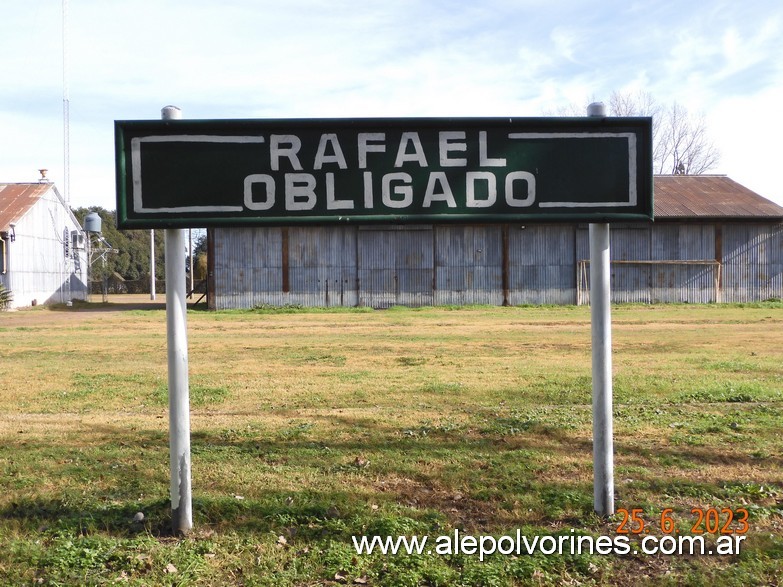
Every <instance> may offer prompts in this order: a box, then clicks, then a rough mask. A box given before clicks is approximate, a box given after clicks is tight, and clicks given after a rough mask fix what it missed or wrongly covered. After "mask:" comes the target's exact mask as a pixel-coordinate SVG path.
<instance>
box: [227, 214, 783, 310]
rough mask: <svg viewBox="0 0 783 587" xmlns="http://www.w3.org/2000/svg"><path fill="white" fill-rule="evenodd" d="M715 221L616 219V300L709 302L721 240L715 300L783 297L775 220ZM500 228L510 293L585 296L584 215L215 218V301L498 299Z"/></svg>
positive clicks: (522, 297) (561, 298)
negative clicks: (328, 222) (298, 223)
mask: <svg viewBox="0 0 783 587" xmlns="http://www.w3.org/2000/svg"><path fill="white" fill-rule="evenodd" d="M720 229H721V230H722V237H721V238H720V242H719V239H718V237H716V232H717V230H718V228H717V227H716V225H713V224H683V223H668V224H664V223H655V224H653V225H639V226H636V227H633V226H627V225H625V226H623V225H621V226H614V227H613V228H612V230H611V239H612V260H613V263H612V298H613V301H614V302H617V303H623V302H691V303H696V302H714V301H716V300H718V294H717V286H718V283H717V277H718V273H717V272H718V268H717V265H716V263H715V261H714V259H715V254H716V249H718V248H721V247H722V250H723V253H724V254H723V263H724V266H723V270H722V271H723V286H722V292H723V293H722V297H721V298H720V299H721V301H749V300H758V299H766V298H770V297H783V293H782V292H781V287H782V282H783V225H780V224H775V225H753V224H727V225H722V226H721V227H720ZM504 231H507V234H508V277H507V280H508V287H509V291H508V301H509V303H511V304H526V303H532V304H542V303H545V304H571V303H574V302H576V301H577V283H579V290H580V297H579V299H580V302H581V303H587V302H589V295H587V292H588V291H589V290H588V288H589V278H588V275H589V272H587V273H586V274H585V275H580V276H579V279H578V278H577V272H578V271H579V263H578V262H579V261H580V260H584V259H588V258H589V246H588V231H587V228H586V227H585V226H580V227H578V228H577V227H574V226H571V225H532V226H527V227H521V226H519V225H513V226H509V227H507V228H506V227H503V226H439V227H437V228H435V229H433V228H432V227H429V226H424V227H422V226H400V227H383V228H378V227H359V228H356V227H330V228H317V227H308V228H304V227H303V228H289V229H279V228H238V229H231V230H226V229H223V230H217V229H216V231H215V234H216V243H215V248H216V257H217V258H216V262H215V266H216V270H215V271H216V289H217V296H216V298H217V303H216V307H218V308H226V307H251V306H253V305H256V304H260V303H266V304H276V305H282V304H287V303H297V304H302V305H319V306H323V305H357V304H358V305H367V306H372V307H379V308H384V307H389V306H392V305H410V306H420V305H429V304H433V303H437V304H465V303H490V304H501V303H503V294H504V292H503V287H504V278H503V264H504V254H503V246H504V245H503V243H504V237H503V233H504ZM284 234H285V235H287V236H285V237H284ZM688 262H691V263H688ZM694 262H695V263H694ZM585 269H587V267H586V266H585ZM286 276H287V277H286Z"/></svg>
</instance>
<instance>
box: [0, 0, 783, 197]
mask: <svg viewBox="0 0 783 587" xmlns="http://www.w3.org/2000/svg"><path fill="white" fill-rule="evenodd" d="M63 4H65V5H66V6H67V10H66V11H65V12H66V15H67V18H66V19H65V21H66V22H67V27H65V30H66V31H67V34H66V35H65V41H66V42H65V44H64V43H63ZM0 14H1V16H0V80H2V81H0V182H26V181H36V180H37V179H38V178H39V177H40V176H39V173H38V169H40V168H46V169H48V170H49V171H48V178H49V179H50V180H52V181H54V182H55V184H56V185H57V187H58V189H59V190H60V192H61V193H63V192H65V191H66V189H65V185H66V182H65V175H66V174H65V165H64V151H65V149H64V130H63V129H64V124H63V120H64V117H63V105H64V96H66V95H67V97H68V104H69V113H70V116H69V121H70V122H69V126H70V133H69V145H70V148H69V154H70V157H69V158H70V166H69V170H70V171H69V177H70V182H69V189H68V190H67V192H68V193H67V196H68V199H69V201H70V203H71V205H72V206H73V207H80V206H102V207H104V208H107V209H114V208H115V207H116V194H115V180H114V161H115V159H114V121H115V120H158V119H160V111H161V108H162V107H163V106H166V105H168V104H173V105H176V106H178V107H180V108H181V109H182V113H183V117H184V118H188V119H221V118H224V119H236V118H262V119H270V118H330V117H336V118H353V117H384V118H385V117H418V116H428V117H429V116H433V117H438V116H448V117H459V116H469V117H473V116H503V117H505V116H509V117H524V116H542V115H552V114H553V113H556V112H560V111H563V109H567V108H572V109H573V108H577V110H581V109H582V108H583V107H586V106H587V104H588V103H590V102H592V101H606V102H608V99H609V96H610V95H611V94H612V92H623V93H637V92H644V93H649V94H650V95H651V96H653V97H654V98H655V100H656V101H657V102H658V103H659V104H664V105H668V104H672V103H674V102H676V103H678V104H679V105H681V106H683V107H685V108H686V109H687V110H688V111H689V112H690V113H691V114H693V115H703V116H704V120H705V123H706V127H707V131H708V134H709V137H710V139H711V140H712V141H713V143H714V144H715V145H716V147H717V148H718V149H719V151H720V153H721V158H720V162H719V164H718V165H717V166H716V167H715V168H714V169H712V170H711V171H710V173H719V174H726V175H728V176H729V177H731V178H732V179H734V180H736V181H738V182H739V183H741V184H743V185H745V186H746V187H748V188H750V189H752V190H754V191H755V192H757V193H759V194H761V195H762V196H764V197H766V198H768V199H770V200H773V201H775V202H777V203H779V204H781V205H783V181H782V180H781V179H780V177H779V176H778V174H777V171H778V165H780V164H781V163H782V162H783V161H781V159H783V148H782V147H781V138H780V137H782V136H783V115H781V108H782V107H783V3H781V2H780V0H744V1H743V2H737V1H736V0H731V1H728V2H722V1H720V0H717V1H705V0H688V1H666V0H642V1H634V0H604V1H602V2H595V1H590V2H588V1H582V0H572V1H568V2H565V1H560V0H469V1H467V0H451V1H447V0H385V1H383V2H381V1H376V0H362V1H361V2H359V1H348V0H274V1H273V0H220V1H219V2H218V1H215V0H187V1H185V0H67V1H66V2H65V3H63V1H62V0H3V4H2V11H0ZM64 46H65V48H66V50H65V55H66V59H65V60H64V59H63V47H64ZM64 62H65V64H66V67H64ZM64 74H65V75H64Z"/></svg>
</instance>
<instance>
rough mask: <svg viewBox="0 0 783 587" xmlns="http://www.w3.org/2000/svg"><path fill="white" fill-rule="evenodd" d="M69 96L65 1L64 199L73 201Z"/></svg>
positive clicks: (64, 9)
mask: <svg viewBox="0 0 783 587" xmlns="http://www.w3.org/2000/svg"><path fill="white" fill-rule="evenodd" d="M70 109H71V108H70V97H69V96H68V0H63V168H64V170H63V197H64V198H65V202H66V203H67V204H70V201H71V146H70V142H71V128H70V126H71V125H70V118H71V112H70Z"/></svg>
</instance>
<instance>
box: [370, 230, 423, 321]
mask: <svg viewBox="0 0 783 587" xmlns="http://www.w3.org/2000/svg"><path fill="white" fill-rule="evenodd" d="M433 249H434V246H433V230H432V227H428V226H407V227H388V228H367V229H360V230H359V231H358V232H357V256H358V281H359V305H362V306H371V307H374V308H388V307H390V306H394V305H403V306H428V305H432V303H433V276H434V263H433V261H434V254H433Z"/></svg>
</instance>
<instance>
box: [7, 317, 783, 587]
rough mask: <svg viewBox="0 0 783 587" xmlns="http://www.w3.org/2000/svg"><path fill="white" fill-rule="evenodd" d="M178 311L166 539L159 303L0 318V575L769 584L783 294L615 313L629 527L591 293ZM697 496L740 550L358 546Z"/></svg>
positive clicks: (782, 547) (490, 530)
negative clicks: (184, 403) (610, 461)
mask: <svg viewBox="0 0 783 587" xmlns="http://www.w3.org/2000/svg"><path fill="white" fill-rule="evenodd" d="M188 321H189V322H188V330H189V345H190V390H191V406H192V410H191V414H192V451H193V455H192V459H193V507H194V523H195V528H194V531H193V532H192V533H191V535H189V536H188V537H186V538H177V537H174V536H171V535H170V532H169V527H170V514H169V503H168V490H169V489H168V483H169V465H168V438H167V436H168V414H167V412H168V404H167V389H166V377H167V375H166V373H167V372H166V335H165V312H164V311H162V310H160V309H157V308H154V307H150V309H129V308H128V307H123V306H120V305H116V304H115V305H113V304H111V303H110V304H108V305H104V304H98V303H95V304H81V305H77V306H75V307H74V308H55V309H45V308H35V309H31V310H24V311H18V312H4V313H0V584H2V585H32V584H42V585H102V584H112V585H113V584H124V585H169V584H171V585H276V586H277V585H329V584H335V585H336V584H348V585H399V586H403V585H539V584H540V585H563V584H565V585H593V584H596V585H614V584H618V585H619V584H622V585H634V584H639V585H641V584H644V585H713V586H715V585H738V586H739V585H742V586H746V585H777V584H779V581H781V577H782V576H783V570H782V565H783V563H781V560H783V538H782V537H781V531H782V530H783V466H782V465H783V304H781V303H763V304H755V305H746V306H744V307H743V306H736V305H726V306H724V305H718V306H714V305H710V306H678V305H672V306H619V307H615V308H613V323H614V326H613V336H614V373H615V377H614V414H615V487H616V506H617V507H618V508H621V509H626V510H628V512H631V511H632V510H639V511H637V512H635V514H634V516H635V518H634V519H633V520H630V521H628V520H626V521H628V522H629V523H628V524H626V525H625V526H624V527H621V526H622V522H623V515H621V514H618V515H616V516H614V517H612V518H611V519H600V518H598V517H597V516H596V515H595V514H594V513H593V507H592V454H591V450H592V440H591V436H592V420H591V389H590V387H591V383H590V317H589V309H587V308H582V307H579V308H576V307H524V308H495V307H480V308H478V307H476V308H426V309H402V308H392V309H389V310H385V311H371V310H362V309H355V310H350V311H349V310H332V311H326V310H311V311H303V310H296V309H279V310H273V309H258V310H254V311H236V312H218V313H211V312H206V311H201V310H191V311H190V312H189V314H188ZM668 508H671V511H669V510H668ZM694 508H695V510H696V511H695V512H694V511H692V510H693V509H694ZM710 508H713V509H714V510H715V511H716V512H717V516H719V517H720V519H719V521H720V525H721V530H725V531H729V530H739V529H740V527H739V525H738V519H735V520H734V521H733V522H732V523H731V524H727V522H728V520H727V516H728V515H729V514H728V513H727V512H728V510H731V512H732V513H733V514H736V513H737V512H738V511H740V510H745V511H747V512H748V520H747V525H748V530H747V533H746V534H744V536H745V537H746V538H745V541H744V542H743V543H742V550H741V552H740V554H739V555H722V556H707V555H701V556H692V555H683V556H675V555H671V556H665V555H660V554H659V555H646V554H642V553H639V554H633V553H632V552H631V553H629V554H627V555H625V556H621V555H617V554H610V555H602V554H599V553H597V552H596V553H593V554H589V553H583V554H581V555H578V554H570V553H566V554H563V555H557V554H555V555H549V556H547V555H544V554H542V553H540V552H539V553H537V554H534V555H529V554H520V555H502V554H495V555H492V556H489V557H487V558H486V559H485V560H483V561H481V560H479V556H478V555H471V554H463V553H457V554H454V553H452V554H434V553H433V554H429V555H428V554H426V553H423V554H420V555H416V554H413V555H408V554H397V555H395V556H392V555H388V556H383V555H381V554H380V553H379V552H377V551H376V552H375V553H373V554H371V555H367V554H362V555H359V554H357V553H356V551H355V549H354V547H353V544H352V541H351V536H353V535H356V536H360V535H366V536H373V535H378V536H398V535H406V536H412V535H428V536H430V537H432V540H434V539H435V537H436V536H440V535H453V533H454V531H455V530H458V531H459V532H463V533H466V534H470V535H473V536H480V535H493V536H495V537H500V536H502V535H513V534H514V533H515V532H516V531H517V529H519V530H521V533H522V534H524V535H525V536H528V537H533V536H536V535H537V536H552V537H555V538H558V537H561V536H566V537H569V536H574V535H586V536H587V535H589V536H593V537H597V536H600V535H606V536H610V537H617V536H619V535H620V534H618V530H622V529H628V528H631V529H636V528H638V524H639V520H643V521H644V522H645V530H649V531H650V532H651V534H650V535H651V536H657V537H662V536H663V535H664V534H663V529H662V528H661V525H662V523H663V524H664V526H667V525H668V524H669V521H673V522H674V524H675V526H676V529H677V531H678V532H680V533H681V534H682V535H694V534H695V533H698V532H699V531H701V530H704V529H710V525H712V526H713V528H712V529H715V528H714V526H715V524H714V522H715V519H710V518H707V519H706V520H704V521H703V523H701V524H699V521H698V520H697V517H698V516H699V512H707V511H708V510H709V509H710ZM138 512H141V513H143V514H144V519H143V520H141V521H138V520H136V521H134V516H136V514H137V513H138ZM662 514H663V517H662ZM735 517H736V518H738V517H739V514H736V516H735ZM725 522H726V523H725ZM694 526H695V527H694ZM724 526H725V527H724ZM664 529H667V528H664ZM668 530H669V531H671V530H672V528H668ZM704 536H706V540H707V543H708V544H710V545H712V544H714V543H716V541H717V540H718V536H716V535H715V534H714V533H713V534H711V533H706V534H704ZM630 538H631V544H634V545H635V544H636V543H637V538H641V537H637V536H631V537H630Z"/></svg>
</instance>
